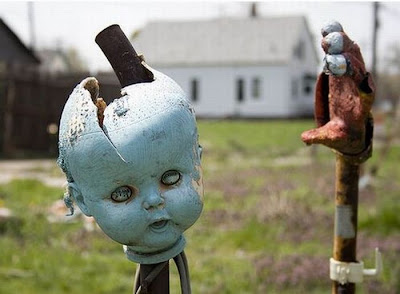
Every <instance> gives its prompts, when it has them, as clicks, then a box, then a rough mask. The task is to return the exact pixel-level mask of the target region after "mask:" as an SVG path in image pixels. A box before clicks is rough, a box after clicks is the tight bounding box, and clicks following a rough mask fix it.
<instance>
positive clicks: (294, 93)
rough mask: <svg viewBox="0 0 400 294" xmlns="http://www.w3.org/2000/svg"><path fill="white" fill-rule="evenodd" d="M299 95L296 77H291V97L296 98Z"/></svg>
mask: <svg viewBox="0 0 400 294" xmlns="http://www.w3.org/2000/svg"><path fill="white" fill-rule="evenodd" d="M298 95H299V82H298V80H297V79H292V97H293V99H296V98H297V96H298Z"/></svg>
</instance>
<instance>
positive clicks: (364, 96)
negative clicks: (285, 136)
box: [302, 22, 375, 294]
mask: <svg viewBox="0 0 400 294" xmlns="http://www.w3.org/2000/svg"><path fill="white" fill-rule="evenodd" d="M331 33H332V35H330V36H334V37H332V38H331V37H330V36H329V34H331ZM322 36H323V37H324V39H323V40H322V48H323V49H324V51H325V53H326V54H327V55H326V59H325V62H326V65H325V68H324V70H325V73H321V74H320V76H319V78H318V80H317V84H316V92H315V98H316V99H315V106H316V107H315V118H316V122H317V125H318V128H316V129H313V130H309V131H306V132H304V133H303V134H302V140H303V141H304V142H305V143H306V144H309V145H310V144H323V145H325V146H327V147H330V148H332V150H333V151H334V152H335V153H336V185H335V189H336V192H335V230H334V242H333V259H331V264H330V270H331V272H330V277H331V279H332V280H333V286H332V293H333V294H354V293H355V289H356V286H355V283H358V282H361V281H362V276H363V264H362V263H359V262H358V261H357V260H356V245H357V210H358V181H359V174H360V165H361V164H362V163H363V162H364V161H366V160H367V159H368V158H369V157H370V156H371V154H372V136H373V122H372V115H371V113H370V111H371V106H372V103H373V100H374V94H375V87H374V83H373V80H372V78H371V76H370V75H369V73H368V72H367V71H366V69H365V65H364V62H363V58H362V55H361V52H360V48H359V47H358V45H357V44H355V43H354V42H353V41H351V40H350V39H349V37H348V36H347V35H346V33H345V32H344V31H343V28H342V26H341V25H340V24H339V23H337V22H331V23H329V24H328V26H326V27H324V28H323V29H322ZM335 38H337V39H338V40H341V41H342V43H340V42H337V43H335V42H333V41H332V40H333V39H335ZM331 46H333V47H332V48H331ZM335 46H337V47H335ZM332 50H333V52H332ZM331 54H333V55H331ZM340 54H343V55H340ZM338 56H339V57H343V58H344V59H345V63H343V62H339V59H335V57H338ZM344 56H345V57H344ZM332 60H336V61H332ZM335 62H336V63H337V64H333V63H335ZM336 65H338V68H341V66H342V67H343V68H344V69H345V70H344V71H343V72H340V71H337V72H334V71H335V70H336V69H337V68H336V67H335V66H336Z"/></svg>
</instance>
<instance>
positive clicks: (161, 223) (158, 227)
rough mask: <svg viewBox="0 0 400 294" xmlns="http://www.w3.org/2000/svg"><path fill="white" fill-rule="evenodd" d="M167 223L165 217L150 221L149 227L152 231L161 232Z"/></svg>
mask: <svg viewBox="0 0 400 294" xmlns="http://www.w3.org/2000/svg"><path fill="white" fill-rule="evenodd" d="M168 223H169V220H167V219H163V220H159V221H156V222H154V223H152V224H151V225H150V228H151V229H152V230H153V231H156V232H161V231H164V229H165V228H166V227H167V225H168Z"/></svg>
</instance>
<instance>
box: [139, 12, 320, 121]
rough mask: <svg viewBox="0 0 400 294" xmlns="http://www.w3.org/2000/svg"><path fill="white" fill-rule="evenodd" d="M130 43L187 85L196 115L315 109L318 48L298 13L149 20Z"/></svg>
mask: <svg viewBox="0 0 400 294" xmlns="http://www.w3.org/2000/svg"><path fill="white" fill-rule="evenodd" d="M133 45H134V47H135V48H136V50H137V52H138V53H142V52H143V53H144V57H145V59H146V62H147V63H148V64H149V65H151V66H152V67H153V68H155V69H158V70H160V71H162V72H163V73H165V74H167V75H169V76H170V77H171V78H173V79H174V80H175V81H176V82H177V83H178V84H179V85H180V86H181V87H182V88H183V90H184V91H186V93H187V94H188V96H189V98H190V99H191V100H192V103H193V105H194V108H195V111H196V115H197V116H199V117H215V118H222V117H249V118H250V117H257V118H267V117H268V118H272V117H298V116H305V115H311V114H312V113H313V102H314V98H313V97H314V83H315V78H316V70H317V66H318V56H317V53H316V51H315V47H314V41H313V38H312V35H311V33H310V31H309V29H308V25H307V22H306V19H305V18H304V17H302V16H291V17H268V18H259V17H253V18H246V19H237V18H236V19H234V18H222V19H214V20H207V21H200V20H199V21H181V22H177V21H174V22H171V21H162V22H152V23H149V24H148V25H146V26H145V27H144V28H143V29H142V30H141V32H140V33H139V34H138V36H137V37H135V38H134V40H133Z"/></svg>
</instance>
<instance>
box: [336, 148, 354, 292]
mask: <svg viewBox="0 0 400 294" xmlns="http://www.w3.org/2000/svg"><path fill="white" fill-rule="evenodd" d="M359 173H360V165H359V164H355V163H351V162H349V161H347V160H346V159H345V158H344V157H343V156H342V155H340V154H338V155H337V156H336V192H335V204H336V209H335V230H334V244H333V258H334V259H335V260H338V261H344V262H357V260H356V247H357V211H358V180H359ZM355 288H356V287H355V284H354V283H347V284H344V285H341V284H339V283H338V282H336V281H334V282H333V286H332V293H334V294H339V293H340V294H344V293H346V294H353V293H355Z"/></svg>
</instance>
